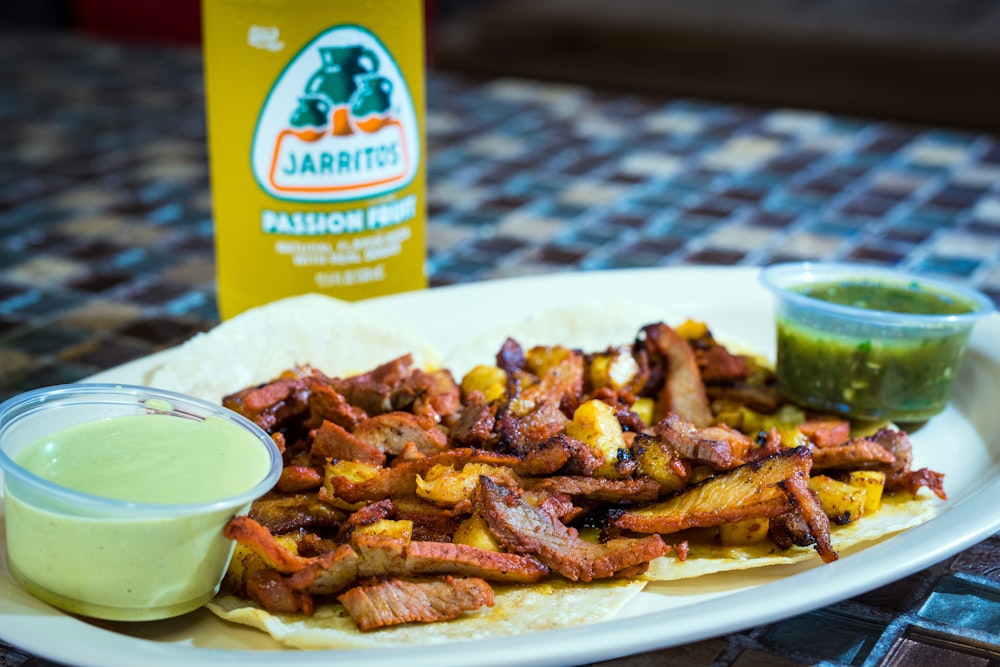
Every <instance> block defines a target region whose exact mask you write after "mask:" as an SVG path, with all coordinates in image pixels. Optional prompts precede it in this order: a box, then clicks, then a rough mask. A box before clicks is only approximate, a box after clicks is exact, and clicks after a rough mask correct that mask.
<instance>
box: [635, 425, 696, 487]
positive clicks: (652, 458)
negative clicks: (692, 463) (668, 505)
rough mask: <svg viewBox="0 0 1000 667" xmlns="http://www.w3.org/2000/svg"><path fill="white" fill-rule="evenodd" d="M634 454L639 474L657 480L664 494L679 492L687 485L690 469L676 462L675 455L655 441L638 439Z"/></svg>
mask: <svg viewBox="0 0 1000 667" xmlns="http://www.w3.org/2000/svg"><path fill="white" fill-rule="evenodd" d="M633 452H634V454H635V460H636V463H637V465H638V469H637V472H638V473H639V474H640V475H643V476H645V477H651V478H652V479H655V480H656V481H657V482H658V483H659V484H660V491H661V493H662V494H667V493H673V492H674V491H679V490H680V489H682V488H683V487H684V485H685V484H686V483H687V479H688V472H689V470H688V467H687V466H686V465H683V464H680V463H679V462H675V461H674V455H673V453H672V452H670V451H669V450H667V449H664V448H663V447H661V446H660V445H659V443H658V442H656V441H655V440H652V439H645V438H643V437H642V436H640V437H638V438H636V441H635V445H634V446H633Z"/></svg>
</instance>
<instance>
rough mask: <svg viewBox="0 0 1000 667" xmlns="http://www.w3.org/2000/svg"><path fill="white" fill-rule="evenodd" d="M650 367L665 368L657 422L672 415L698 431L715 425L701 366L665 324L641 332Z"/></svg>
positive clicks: (679, 337) (684, 341)
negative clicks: (690, 424) (699, 368)
mask: <svg viewBox="0 0 1000 667" xmlns="http://www.w3.org/2000/svg"><path fill="white" fill-rule="evenodd" d="M642 334H643V335H644V337H645V345H646V349H647V350H648V351H649V357H650V363H652V364H654V365H655V364H659V365H660V366H662V367H663V368H664V378H665V379H664V385H663V388H662V390H660V393H659V396H658V397H657V400H656V408H655V410H654V412H653V418H654V421H659V420H660V419H663V418H664V417H666V416H667V415H668V414H670V413H673V414H676V415H679V416H681V417H682V418H683V419H685V420H686V421H689V422H691V423H692V424H694V425H695V426H697V427H699V428H700V427H705V426H708V425H709V424H711V423H712V418H713V415H712V409H711V407H710V406H709V404H708V396H707V394H706V393H705V383H704V382H703V381H702V379H701V372H700V371H699V370H698V362H697V360H696V359H695V356H694V352H693V351H692V349H691V346H690V345H688V342H687V341H686V340H684V339H683V338H681V336H680V335H679V334H678V333H677V332H676V331H674V330H673V329H671V328H670V327H669V326H667V325H666V324H664V323H662V322H659V323H657V324H650V325H648V326H646V327H643V328H642Z"/></svg>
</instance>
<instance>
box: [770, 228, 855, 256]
mask: <svg viewBox="0 0 1000 667" xmlns="http://www.w3.org/2000/svg"><path fill="white" fill-rule="evenodd" d="M843 245H844V239H842V238H840V237H837V236H824V235H822V234H810V233H801V234H795V235H793V236H791V237H790V238H789V239H787V240H785V241H783V242H782V243H781V244H780V245H778V246H776V247H774V248H772V249H771V252H772V253H773V254H787V255H793V256H795V257H801V258H802V259H824V258H828V257H829V256H830V255H832V254H834V253H835V252H836V251H837V250H839V249H840V248H841V246H843Z"/></svg>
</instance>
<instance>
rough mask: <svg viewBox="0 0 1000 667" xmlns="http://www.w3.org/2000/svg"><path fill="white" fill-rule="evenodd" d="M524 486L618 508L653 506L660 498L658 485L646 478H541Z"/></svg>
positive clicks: (529, 480) (525, 482)
mask: <svg viewBox="0 0 1000 667" xmlns="http://www.w3.org/2000/svg"><path fill="white" fill-rule="evenodd" d="M524 486H525V489H528V490H532V491H547V492H550V493H553V492H555V493H565V494H566V495H568V496H572V497H573V498H576V499H583V500H596V501H599V502H605V503H613V504H616V505H618V504H621V505H639V504H642V503H650V502H653V501H654V500H656V499H657V498H658V497H659V495H660V484H659V482H657V481H656V480H653V479H647V478H639V479H604V478H601V477H583V476H569V475H556V476H554V477H544V478H541V479H530V478H529V479H525V480H524Z"/></svg>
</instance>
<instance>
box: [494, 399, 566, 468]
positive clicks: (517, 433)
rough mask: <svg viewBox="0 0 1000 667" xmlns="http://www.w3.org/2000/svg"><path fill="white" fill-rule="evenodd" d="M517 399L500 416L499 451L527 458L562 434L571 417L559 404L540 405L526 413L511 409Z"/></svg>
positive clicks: (498, 425) (498, 427) (498, 426)
mask: <svg viewBox="0 0 1000 667" xmlns="http://www.w3.org/2000/svg"><path fill="white" fill-rule="evenodd" d="M512 403H513V400H512V401H511V402H510V403H508V405H507V406H506V407H505V408H503V409H502V410H501V411H500V414H499V415H498V419H497V421H498V424H497V430H498V440H497V451H499V452H502V453H504V454H513V455H515V456H523V455H525V454H527V453H528V452H530V451H531V450H533V449H536V448H537V447H539V446H540V445H541V444H542V443H544V442H545V441H547V440H549V439H550V438H554V437H556V436H558V435H559V434H560V433H562V432H563V431H564V430H565V428H566V424H567V423H569V418H568V417H566V415H565V414H564V413H563V411H562V409H561V408H560V407H559V404H558V403H542V404H540V405H536V406H535V407H534V408H533V409H532V410H531V411H529V412H527V413H526V414H518V413H517V412H515V411H514V410H512V409H511V405H512Z"/></svg>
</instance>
